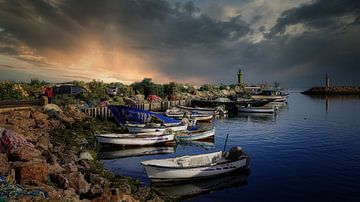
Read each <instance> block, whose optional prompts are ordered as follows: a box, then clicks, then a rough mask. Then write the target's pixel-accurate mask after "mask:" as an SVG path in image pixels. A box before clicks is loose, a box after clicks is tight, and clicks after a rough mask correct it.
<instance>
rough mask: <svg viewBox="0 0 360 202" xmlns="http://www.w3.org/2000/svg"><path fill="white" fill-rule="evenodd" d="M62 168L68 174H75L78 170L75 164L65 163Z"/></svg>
mask: <svg viewBox="0 0 360 202" xmlns="http://www.w3.org/2000/svg"><path fill="white" fill-rule="evenodd" d="M63 168H64V169H65V170H66V171H68V172H77V171H78V168H77V165H76V163H75V162H70V163H65V164H64V165H63Z"/></svg>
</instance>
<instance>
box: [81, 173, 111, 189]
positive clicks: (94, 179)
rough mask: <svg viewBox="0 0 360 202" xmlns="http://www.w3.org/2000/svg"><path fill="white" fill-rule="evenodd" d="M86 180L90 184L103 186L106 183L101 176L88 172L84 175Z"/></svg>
mask: <svg viewBox="0 0 360 202" xmlns="http://www.w3.org/2000/svg"><path fill="white" fill-rule="evenodd" d="M86 180H87V181H88V182H90V183H91V184H98V185H100V186H104V185H105V183H106V179H105V178H103V177H101V176H100V175H98V174H93V173H89V174H88V175H86Z"/></svg>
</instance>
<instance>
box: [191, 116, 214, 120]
mask: <svg viewBox="0 0 360 202" xmlns="http://www.w3.org/2000/svg"><path fill="white" fill-rule="evenodd" d="M213 117H214V116H213V115H207V116H206V115H205V116H193V118H194V119H195V120H196V121H197V122H211V121H212V119H213Z"/></svg>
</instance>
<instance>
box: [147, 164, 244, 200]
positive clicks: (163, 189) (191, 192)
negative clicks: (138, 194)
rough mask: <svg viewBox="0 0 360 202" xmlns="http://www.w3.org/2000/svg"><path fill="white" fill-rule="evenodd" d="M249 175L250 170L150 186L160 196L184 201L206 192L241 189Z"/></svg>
mask: <svg viewBox="0 0 360 202" xmlns="http://www.w3.org/2000/svg"><path fill="white" fill-rule="evenodd" d="M249 175H250V170H249V169H247V170H245V171H236V172H234V173H232V174H228V175H225V176H220V177H216V178H210V179H204V180H200V181H193V182H188V183H186V184H178V185H169V184H152V187H153V188H154V189H155V190H156V191H158V192H159V193H160V194H162V195H166V196H170V197H172V198H180V199H184V198H189V197H193V196H195V195H199V194H204V193H207V192H214V191H220V190H223V189H227V188H232V187H238V188H239V187H243V186H245V185H247V183H248V182H247V177H248V176H249Z"/></svg>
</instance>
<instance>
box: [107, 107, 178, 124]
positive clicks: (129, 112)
mask: <svg viewBox="0 0 360 202" xmlns="http://www.w3.org/2000/svg"><path fill="white" fill-rule="evenodd" d="M108 107H109V109H110V112H111V113H112V114H113V115H114V117H115V120H116V121H117V122H118V123H122V124H125V123H140V124H141V123H149V122H151V117H156V118H158V119H160V120H162V121H163V122H164V123H179V124H180V122H181V121H179V120H176V119H173V118H170V117H167V116H163V115H160V114H157V113H154V112H150V111H146V110H142V109H137V108H134V107H129V106H123V105H119V106H117V105H110V106H108Z"/></svg>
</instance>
